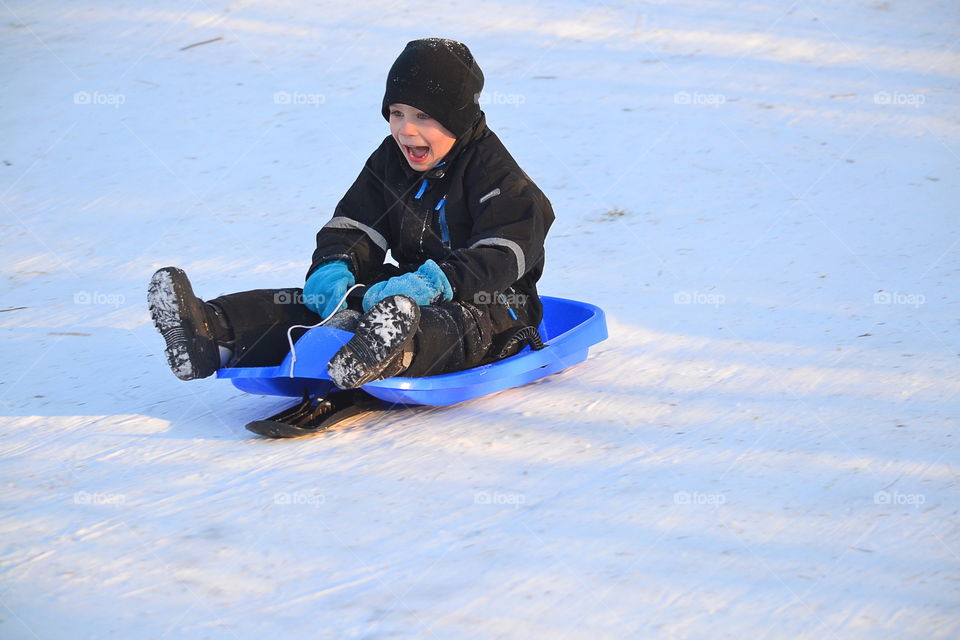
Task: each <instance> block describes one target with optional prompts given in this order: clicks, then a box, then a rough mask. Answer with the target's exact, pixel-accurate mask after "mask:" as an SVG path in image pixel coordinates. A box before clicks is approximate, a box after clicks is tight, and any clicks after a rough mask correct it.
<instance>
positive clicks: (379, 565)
mask: <svg viewBox="0 0 960 640" xmlns="http://www.w3.org/2000/svg"><path fill="white" fill-rule="evenodd" d="M0 12H2V13H3V14H4V19H3V20H2V22H0V80H2V86H3V91H2V93H0V96H2V97H0V103H2V108H0V132H2V140H3V144H2V145H0V161H2V164H0V204H2V207H0V215H2V224H3V228H2V235H0V238H2V240H0V241H2V243H3V246H2V251H0V261H2V265H3V274H4V280H3V284H2V288H0V327H2V330H3V335H4V338H5V340H4V345H3V357H2V363H3V364H2V366H3V375H2V376H0V403H2V411H3V415H2V417H0V465H2V469H0V471H2V477H3V488H2V491H0V499H2V511H0V540H2V543H0V549H2V551H0V575H2V580H0V605H2V606H0V636H2V637H3V638H4V639H5V640H13V639H22V638H31V639H33V638H43V639H47V638H70V639H75V638H107V637H117V638H242V639H246V638H265V637H275V638H330V639H333V638H336V639H342V638H365V639H373V638H434V639H437V640H446V639H449V638H477V639H480V638H483V639H486V638H523V639H526V638H549V639H551V640H553V639H569V640H574V639H583V640H596V639H598V638H610V639H613V638H618V639H619V638H733V639H742V638H811V639H813V638H816V639H818V640H819V639H821V638H871V639H873V638H890V639H898V640H899V639H902V638H924V639H928V638H944V639H946V638H956V637H960V607H958V601H960V581H958V578H960V571H958V565H960V536H958V517H957V516H958V513H957V512H958V504H960V501H958V491H957V489H958V487H957V483H958V472H960V466H958V455H957V447H956V443H955V441H954V439H953V435H955V431H954V430H955V428H956V425H957V418H958V416H960V401H958V396H957V392H958V390H960V378H958V362H960V361H958V353H960V326H958V318H960V305H958V301H957V292H958V291H960V286H958V284H960V283H958V275H960V271H958V270H960V244H958V243H960V224H958V221H960V216H958V213H960V211H958V209H960V207H958V204H957V203H960V185H958V180H957V176H958V169H960V155H958V153H960V124H958V115H960V114H958V105H960V95H958V91H957V89H958V80H960V49H958V41H957V38H958V32H960V31H958V28H957V26H958V16H960V5H958V4H957V3H956V2H948V1H946V0H943V1H939V2H937V1H926V0H914V1H910V2H907V1H905V0H887V1H880V0H851V1H848V2H839V1H834V2H826V1H823V2H818V1H816V0H798V1H797V2H779V1H775V0H752V1H751V2H732V1H730V2H723V1H720V0H679V1H670V2H665V1H664V2H661V1H655V2H647V3H632V2H620V1H616V0H614V1H610V2H599V3H591V2H574V1H563V0H557V1H547V2H498V3H486V2H454V3H446V4H444V5H443V6H442V7H438V6H434V5H432V4H430V3H426V4H424V3H411V2H406V1H404V0H391V1H390V2H383V1H381V0H373V1H370V2H351V3H342V2H324V1H317V2H292V1H289V0H272V1H271V2H264V1H258V0H251V1H245V2H234V3H229V2H222V1H219V0H203V1H200V2H192V1H190V2H180V1H177V0H174V1H172V2H135V3H119V4H118V3H107V2H99V3H91V2H69V3H53V2H25V1H23V0H12V1H11V0H8V1H7V2H4V3H3V4H2V8H0ZM431 36H432V37H447V38H454V39H457V40H461V41H464V42H466V43H467V44H468V45H469V46H470V48H471V50H472V51H473V53H474V54H475V55H476V58H477V60H478V62H479V63H480V65H481V67H482V68H483V71H484V74H485V77H486V79H487V83H486V87H485V88H484V91H483V93H482V94H481V96H480V100H481V103H482V104H483V108H484V110H485V112H486V113H487V118H488V121H489V123H490V126H491V127H492V129H493V130H494V131H495V132H496V133H497V134H498V135H499V136H500V137H501V138H502V139H503V140H504V142H505V144H506V145H507V147H508V148H509V149H510V151H511V153H512V154H513V155H514V156H515V157H516V158H517V160H518V161H519V163H520V165H521V166H522V167H523V168H524V169H525V170H526V171H527V172H528V173H529V175H530V176H531V177H532V178H533V179H534V180H535V181H536V182H537V183H538V184H539V185H540V187H541V188H542V189H543V190H544V192H545V193H546V194H547V195H548V196H549V197H550V198H551V200H552V202H553V204H554V206H555V209H556V212H557V221H556V224H555V225H554V227H553V229H552V231H551V234H550V237H549V240H548V246H547V261H548V263H547V268H546V273H545V275H544V278H543V280H542V281H541V284H542V287H541V292H542V293H544V294H549V295H556V296H563V297H568V298H575V299H581V300H585V301H588V302H592V303H594V304H597V305H599V306H600V307H602V308H603V309H604V310H605V311H606V313H607V317H608V321H609V329H610V339H609V340H608V341H606V342H604V343H602V344H601V345H599V346H598V347H597V348H595V349H594V350H593V351H592V352H591V357H590V358H589V359H588V360H587V361H586V362H584V363H583V364H581V365H579V366H577V367H575V368H573V369H571V370H568V371H565V372H563V373H560V374H557V375H554V376H551V377H549V378H547V379H545V380H542V381H540V382H538V383H536V384H532V385H530V386H528V387H525V388H522V389H515V390H510V391H505V392H502V393H498V394H495V395H493V396H491V397H488V398H483V399H479V400H475V401H470V402H466V403H463V404H460V405H456V406H452V407H448V408H415V409H407V410H400V411H395V412H392V413H391V414H390V415H389V416H388V417H385V418H380V419H371V420H366V421H359V422H355V423H353V424H347V425H344V426H343V427H342V428H339V429H337V430H335V431H333V432H330V433H328V434H325V435H323V436H319V437H315V438H311V439H301V440H292V441H268V440H263V439H259V438H256V437H252V436H251V434H250V433H248V432H247V431H245V430H244V429H243V425H244V424H245V423H246V422H248V421H250V420H253V419H256V418H261V417H263V416H266V415H269V414H271V413H274V412H276V411H277V410H279V409H280V408H282V407H283V406H285V405H286V404H288V402H287V401H284V400H282V399H278V398H264V397H257V396H250V395H245V394H243V393H241V392H239V391H237V390H235V389H234V388H233V387H232V386H231V385H230V384H229V383H228V382H227V381H220V380H201V381H195V382H181V381H179V380H177V379H176V378H175V377H174V376H173V375H172V374H171V372H170V371H169V370H168V368H167V365H166V362H165V358H164V355H163V346H164V345H163V340H162V338H161V337H160V336H159V335H158V334H157V333H156V331H154V329H153V327H152V323H151V322H150V318H149V314H148V312H147V308H146V300H145V298H146V286H147V282H148V281H149V279H150V276H151V274H152V273H153V272H154V270H156V269H157V268H159V267H162V266H167V265H176V266H180V267H182V268H184V269H185V270H186V271H187V273H188V274H189V275H190V277H191V281H192V282H193V285H194V288H195V290H196V291H197V293H198V295H200V296H203V297H206V298H210V297H214V296H216V295H219V294H221V293H226V292H230V291H238V290H244V289H255V288H264V287H282V286H299V285H301V284H302V282H303V276H304V273H305V271H306V268H307V265H308V263H309V260H310V254H311V252H312V249H313V243H314V234H315V233H316V231H317V229H319V228H320V227H321V226H322V225H323V224H324V223H325V222H326V221H327V220H328V219H329V218H330V217H331V215H332V213H333V210H334V207H335V205H336V203H337V201H338V199H339V198H340V197H341V196H342V195H343V193H344V192H345V191H346V189H347V187H348V186H349V185H350V183H351V181H352V180H353V179H354V178H355V177H356V175H357V174H358V173H359V171H360V169H361V167H362V165H363V162H364V160H365V159H366V157H367V156H368V154H369V153H370V152H372V151H373V149H374V148H375V147H376V146H377V144H378V143H379V142H380V141H381V140H382V139H383V137H384V136H385V135H387V124H386V122H384V120H383V118H382V116H381V115H380V100H381V96H382V91H383V87H384V82H385V78H386V74H387V71H388V69H389V67H390V64H391V63H392V61H393V59H394V58H395V57H396V55H397V54H398V53H399V52H400V51H401V50H402V48H403V46H404V44H405V43H406V42H407V41H409V40H412V39H415V38H419V37H431Z"/></svg>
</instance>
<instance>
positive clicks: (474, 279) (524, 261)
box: [307, 113, 554, 326]
mask: <svg viewBox="0 0 960 640" xmlns="http://www.w3.org/2000/svg"><path fill="white" fill-rule="evenodd" d="M553 219H554V214H553V208H552V207H551V205H550V201H549V200H547V198H546V196H544V194H543V192H541V191H540V189H539V188H538V187H537V185H536V184H534V182H533V181H532V180H531V179H530V178H529V176H527V174H526V173H524V172H523V170H522V169H521V168H520V167H519V165H517V162H516V160H514V159H513V157H512V156H511V155H510V153H509V152H508V151H507V150H506V148H505V147H504V146H503V143H501V142H500V139H499V138H497V136H496V135H495V134H494V133H493V132H492V131H490V129H489V128H488V127H487V124H486V119H485V116H484V115H483V114H482V113H481V115H480V118H479V119H478V121H477V123H476V125H474V127H473V128H472V129H471V130H470V131H469V132H468V133H466V134H464V135H463V136H461V137H460V138H458V139H457V141H456V142H455V143H454V146H453V148H452V149H451V150H450V152H449V153H448V154H447V155H446V156H445V157H444V160H443V162H441V163H440V164H439V165H438V166H436V167H434V168H433V169H431V170H429V171H426V172H422V171H415V170H414V169H412V168H411V167H410V166H409V165H408V164H407V161H406V159H405V158H404V156H403V153H402V151H401V150H400V148H399V147H398V146H397V143H396V142H395V141H394V139H393V138H392V137H391V136H387V137H386V138H385V139H384V140H383V142H382V143H381V144H380V146H379V147H378V148H377V150H376V151H374V152H373V154H372V155H371V156H370V158H369V159H368V160H367V162H366V164H365V165H364V167H363V170H362V171H361V172H360V175H359V176H358V177H357V179H356V181H355V182H354V183H353V185H352V186H351V187H350V189H349V190H348V191H347V193H346V195H344V197H343V199H342V200H340V203H339V204H338V205H337V208H336V210H335V211H334V214H333V218H332V219H331V220H330V221H329V222H327V223H326V224H325V225H324V226H323V228H322V229H320V231H319V233H317V249H316V251H315V252H314V254H313V261H312V264H311V265H310V269H309V271H308V272H307V276H308V277H309V275H310V274H311V273H313V271H314V270H315V269H317V267H319V266H320V265H322V264H324V263H326V262H329V261H331V260H345V261H346V262H347V263H348V264H349V265H350V268H351V270H352V271H353V274H354V276H355V277H356V279H357V282H362V283H365V284H372V283H373V282H376V281H378V280H382V279H385V277H387V276H388V275H389V273H388V272H385V271H384V269H383V267H384V259H385V257H386V251H387V249H390V252H391V255H392V256H393V259H394V260H396V262H397V264H398V265H399V267H400V270H401V271H402V272H409V271H414V270H416V269H417V268H418V267H419V266H420V265H421V264H423V263H424V262H425V261H426V260H427V259H431V258H432V259H433V260H434V261H435V262H437V263H438V264H439V265H440V268H441V269H443V272H444V273H445V274H446V276H447V279H448V280H449V281H450V284H451V286H452V288H453V299H454V300H455V301H462V302H466V303H470V304H474V305H478V304H479V305H483V304H491V303H493V304H507V305H508V306H510V307H511V308H513V309H516V310H517V311H520V310H521V309H522V311H523V312H524V315H525V316H526V317H527V318H529V319H530V323H531V324H533V325H534V326H536V324H537V323H539V322H540V319H541V318H542V315H543V309H542V306H541V304H540V299H539V297H538V296H537V280H539V279H540V275H541V274H542V273H543V263H544V247H543V245H544V239H545V238H546V235H547V231H548V230H549V228H550V225H551V224H552V223H553Z"/></svg>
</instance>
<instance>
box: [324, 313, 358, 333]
mask: <svg viewBox="0 0 960 640" xmlns="http://www.w3.org/2000/svg"><path fill="white" fill-rule="evenodd" d="M360 315H361V314H360V312H359V311H354V310H353V309H344V310H343V311H341V312H339V313H337V314H336V315H334V316H333V317H332V318H330V319H329V320H327V321H326V322H325V323H323V326H325V327H329V328H331V329H340V330H342V331H349V332H350V333H353V332H354V331H356V330H357V324H358V323H359V322H360Z"/></svg>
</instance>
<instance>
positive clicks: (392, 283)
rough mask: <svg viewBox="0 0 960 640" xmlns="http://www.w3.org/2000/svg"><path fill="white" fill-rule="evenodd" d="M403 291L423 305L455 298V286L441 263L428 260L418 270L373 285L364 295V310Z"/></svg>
mask: <svg viewBox="0 0 960 640" xmlns="http://www.w3.org/2000/svg"><path fill="white" fill-rule="evenodd" d="M401 293H402V294H403V295H405V296H410V297H411V298H413V299H414V300H415V301H416V303H417V304H418V305H421V306H423V305H427V304H433V303H435V302H449V301H450V300H453V287H451V286H450V281H449V280H447V275H446V274H445V273H444V272H443V269H441V268H440V265H438V264H437V263H436V262H434V261H433V260H427V261H426V262H424V263H423V264H422V265H420V268H419V269H417V270H416V271H413V272H411V273H405V274H403V275H402V276H396V277H395V278H390V279H389V280H385V281H383V282H378V283H377V284H375V285H371V286H370V288H368V289H367V293H366V294H364V296H363V310H364V311H369V310H370V307H372V306H373V305H375V304H377V303H378V302H380V301H381V300H383V299H384V298H389V297H390V296H395V295H397V294H401Z"/></svg>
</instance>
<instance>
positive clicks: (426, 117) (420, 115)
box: [417, 113, 430, 120]
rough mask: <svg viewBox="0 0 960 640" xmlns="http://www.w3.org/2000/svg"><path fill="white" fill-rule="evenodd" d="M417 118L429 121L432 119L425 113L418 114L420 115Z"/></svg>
mask: <svg viewBox="0 0 960 640" xmlns="http://www.w3.org/2000/svg"><path fill="white" fill-rule="evenodd" d="M417 118H419V119H421V120H429V119H430V116H428V115H427V114H425V113H418V114H417Z"/></svg>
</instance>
